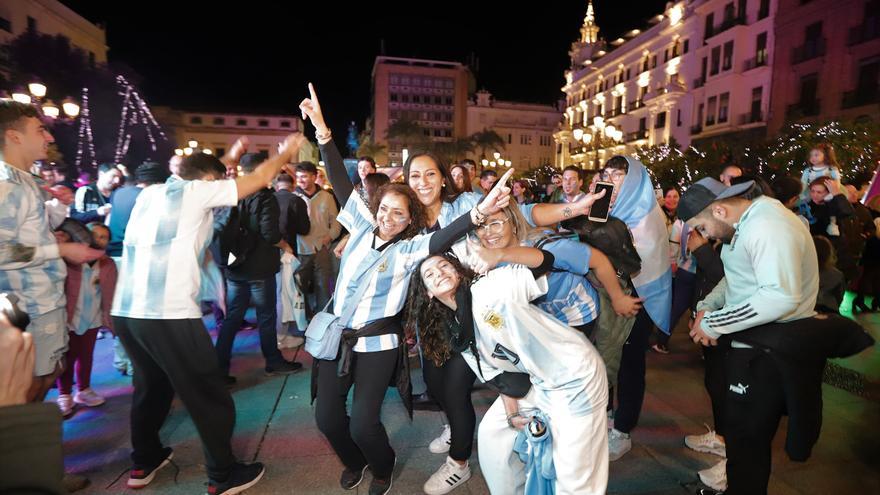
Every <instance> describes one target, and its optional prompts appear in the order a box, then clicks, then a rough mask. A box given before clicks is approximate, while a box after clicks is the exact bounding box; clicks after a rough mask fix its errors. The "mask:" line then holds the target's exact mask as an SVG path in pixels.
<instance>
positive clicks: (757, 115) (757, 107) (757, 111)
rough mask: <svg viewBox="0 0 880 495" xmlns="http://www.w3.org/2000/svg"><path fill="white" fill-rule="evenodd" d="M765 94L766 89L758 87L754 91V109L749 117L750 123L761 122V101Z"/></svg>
mask: <svg viewBox="0 0 880 495" xmlns="http://www.w3.org/2000/svg"><path fill="white" fill-rule="evenodd" d="M763 93H764V87H763V86H758V87H757V88H753V89H752V108H751V112H750V115H749V122H760V121H761V120H763V119H762V118H761V99H762V96H763Z"/></svg>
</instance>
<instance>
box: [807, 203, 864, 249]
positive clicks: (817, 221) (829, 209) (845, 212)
mask: <svg viewBox="0 0 880 495" xmlns="http://www.w3.org/2000/svg"><path fill="white" fill-rule="evenodd" d="M809 205H810V213H812V215H813V219H814V222H813V223H811V224H810V233H811V234H813V235H822V236H826V237H828V232H827V230H828V224H830V223H831V217H837V220H838V226H839V225H840V220H841V219H843V218H845V217H850V216H852V215H855V211H854V210H853V207H852V205H851V204H850V203H849V200H848V199H846V196H844V195H843V194H838V195H836V196H834V197H833V198H832V199H831V201H827V202H825V203H822V204H821V205H818V204H816V203H814V202H812V201H810V203H809ZM835 247H837V246H835Z"/></svg>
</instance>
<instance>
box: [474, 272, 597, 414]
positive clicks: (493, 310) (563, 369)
mask: <svg viewBox="0 0 880 495" xmlns="http://www.w3.org/2000/svg"><path fill="white" fill-rule="evenodd" d="M546 293H547V279H546V277H540V278H538V279H537V280H536V279H535V277H534V275H533V274H532V271H531V270H529V269H528V268H526V267H524V266H523V265H507V266H503V267H499V268H495V269H494V270H491V271H489V273H488V274H487V275H486V276H484V277H481V278H479V279H478V280H477V281H476V282H474V284H473V285H472V286H471V295H472V297H473V303H472V308H471V311H472V312H473V316H474V326H475V327H476V328H475V336H474V337H475V339H476V343H477V352H478V353H479V355H480V367H479V368H477V366H476V363H475V362H474V360H473V359H472V358H471V356H469V355H468V354H470V353H469V352H464V353H462V356H463V357H464V358H465V360H466V361H468V364H469V365H470V366H471V368H472V369H473V370H474V373H477V375H478V376H480V369H481V370H482V374H483V375H482V376H483V378H484V379H486V380H489V379H491V378H492V377H494V376H497V375H498V374H499V373H500V372H503V371H508V372H521V373H528V374H529V378H530V380H531V382H532V384H533V385H534V386H535V388H536V389H538V391H540V392H541V393H540V394H538V395H537V398H536V405H537V406H538V407H539V408H541V410H543V411H553V410H556V409H557V408H560V407H561V408H565V409H566V410H568V411H569V413H570V414H572V415H585V414H589V413H590V412H591V411H593V410H595V408H598V407H601V408H604V407H605V404H606V402H607V393H608V390H607V384H606V380H605V365H604V364H603V362H602V358H601V357H599V353H598V352H597V351H596V349H595V348H594V347H593V346H592V344H590V343H589V341H588V340H587V338H586V337H584V335H583V334H581V333H580V332H576V331H574V330H572V329H571V327H569V326H567V325H564V324H562V323H561V322H560V321H559V320H557V319H555V318H553V317H552V316H551V315H549V314H547V313H545V312H544V311H541V310H540V309H538V308H537V307H535V306H533V305H532V304H530V303H531V302H532V301H534V300H535V299H537V298H539V297H541V296H542V295H544V294H546Z"/></svg>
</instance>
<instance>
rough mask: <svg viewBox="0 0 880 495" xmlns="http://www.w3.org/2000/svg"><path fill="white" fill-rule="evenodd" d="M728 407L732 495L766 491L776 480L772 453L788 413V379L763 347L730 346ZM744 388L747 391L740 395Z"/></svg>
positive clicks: (726, 357)
mask: <svg viewBox="0 0 880 495" xmlns="http://www.w3.org/2000/svg"><path fill="white" fill-rule="evenodd" d="M724 362H725V370H726V372H727V380H726V383H727V384H728V390H727V392H726V394H727V395H726V401H725V403H724V407H725V424H726V427H725V433H726V434H725V436H724V440H725V443H726V444H727V491H725V492H724V493H725V494H726V495H761V494H766V493H767V483H768V482H769V481H770V452H771V443H772V441H773V436H774V435H775V434H776V429H777V428H778V427H779V420H780V419H781V418H782V415H783V414H784V412H785V395H784V392H783V387H782V377H781V375H780V373H779V369H778V368H777V366H776V363H774V362H773V358H772V357H770V356H769V355H768V354H767V353H765V352H763V351H761V350H758V349H728V350H727V351H726V353H725V355H724ZM738 392H741V393H738Z"/></svg>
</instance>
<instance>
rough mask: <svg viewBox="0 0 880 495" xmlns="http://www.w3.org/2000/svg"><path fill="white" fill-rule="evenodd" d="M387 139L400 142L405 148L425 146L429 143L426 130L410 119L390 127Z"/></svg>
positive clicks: (386, 135) (387, 131) (386, 134)
mask: <svg viewBox="0 0 880 495" xmlns="http://www.w3.org/2000/svg"><path fill="white" fill-rule="evenodd" d="M385 138H386V139H388V140H389V141H392V140H393V141H397V142H399V143H400V144H401V145H402V146H403V147H404V148H412V146H413V145H420V146H424V145H426V144H427V143H428V137H427V136H426V135H425V129H423V128H422V126H420V125H419V124H417V123H416V122H415V121H412V120H408V119H400V120H398V121H396V122H394V123H393V124H391V125H390V126H388V130H386V131H385Z"/></svg>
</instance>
